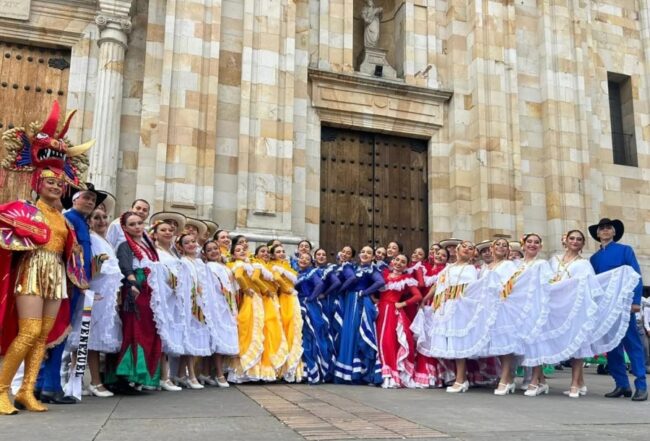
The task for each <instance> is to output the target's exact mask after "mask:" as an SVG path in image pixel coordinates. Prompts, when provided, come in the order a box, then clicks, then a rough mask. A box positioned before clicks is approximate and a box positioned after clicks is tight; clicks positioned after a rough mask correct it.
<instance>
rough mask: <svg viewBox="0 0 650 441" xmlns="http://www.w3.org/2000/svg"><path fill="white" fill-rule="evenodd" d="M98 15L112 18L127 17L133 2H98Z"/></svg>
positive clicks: (124, 0)
mask: <svg viewBox="0 0 650 441" xmlns="http://www.w3.org/2000/svg"><path fill="white" fill-rule="evenodd" d="M97 3H98V6H99V11H98V12H99V14H106V15H109V16H113V17H129V16H130V15H131V8H132V6H133V0H99V1H98V2H97Z"/></svg>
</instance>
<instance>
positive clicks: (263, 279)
mask: <svg viewBox="0 0 650 441" xmlns="http://www.w3.org/2000/svg"><path fill="white" fill-rule="evenodd" d="M253 268H254V269H255V273H254V276H253V277H254V280H255V281H256V282H257V283H258V284H259V289H260V292H262V294H263V295H262V301H263V302H264V353H263V354H262V360H261V361H260V374H261V376H262V379H263V380H265V381H275V380H277V378H278V376H279V374H280V371H281V369H282V367H283V366H284V364H285V363H286V361H287V357H288V356H289V347H288V345H287V340H286V338H285V336H284V330H283V327H282V317H281V316H280V302H279V299H278V286H277V284H276V283H275V282H274V279H273V273H272V272H271V271H269V269H268V268H267V266H266V265H265V264H264V263H263V262H261V261H260V260H257V259H254V260H253Z"/></svg>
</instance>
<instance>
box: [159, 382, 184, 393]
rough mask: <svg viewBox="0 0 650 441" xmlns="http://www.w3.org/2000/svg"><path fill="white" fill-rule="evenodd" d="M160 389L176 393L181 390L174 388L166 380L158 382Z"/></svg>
mask: <svg viewBox="0 0 650 441" xmlns="http://www.w3.org/2000/svg"><path fill="white" fill-rule="evenodd" d="M160 388H161V389H162V390H166V391H167V392H178V391H181V390H183V388H182V387H178V386H176V385H175V384H174V383H172V381H171V380H170V379H167V380H165V381H162V380H160Z"/></svg>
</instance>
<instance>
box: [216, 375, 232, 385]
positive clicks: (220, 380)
mask: <svg viewBox="0 0 650 441" xmlns="http://www.w3.org/2000/svg"><path fill="white" fill-rule="evenodd" d="M216 380H217V386H219V387H224V388H225V387H230V384H229V383H228V380H226V377H224V376H223V375H222V376H221V377H216Z"/></svg>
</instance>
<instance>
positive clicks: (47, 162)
mask: <svg viewBox="0 0 650 441" xmlns="http://www.w3.org/2000/svg"><path fill="white" fill-rule="evenodd" d="M75 112H76V111H72V112H70V113H68V115H67V116H66V118H65V121H64V123H63V128H62V129H61V131H60V132H58V133H56V128H57V126H58V124H59V116H60V108H59V103H58V102H57V101H54V103H53V104H52V110H51V111H50V115H49V116H48V118H47V120H46V121H45V123H43V124H42V125H40V124H38V123H31V124H30V125H29V129H28V130H26V129H25V128H23V127H15V128H13V129H9V130H7V131H6V132H4V133H3V134H2V139H3V141H4V146H5V152H4V153H5V157H4V158H3V159H2V162H1V163H0V166H1V168H0V186H2V187H3V189H4V190H5V192H6V191H7V190H9V191H10V199H15V198H16V197H21V196H23V195H25V194H28V188H29V187H31V188H32V189H34V190H35V189H36V188H37V186H38V181H39V180H40V178H41V177H42V176H41V175H42V173H43V171H44V170H50V171H52V172H53V173H55V174H56V175H58V176H60V177H62V178H63V179H64V180H65V182H66V184H68V185H70V186H72V187H75V188H79V189H84V188H85V184H84V182H83V175H84V174H85V173H86V171H87V170H88V159H87V157H86V155H85V153H86V152H87V151H88V149H90V147H92V146H93V144H94V143H95V141H94V140H91V141H88V142H85V143H83V144H80V145H77V146H72V145H71V143H70V140H69V139H68V138H66V137H65V135H66V133H67V132H68V128H69V127H70V120H71V119H72V116H73V115H74V114H75ZM9 172H14V173H9ZM10 175H17V176H15V177H14V178H11V181H12V182H7V181H9V180H10ZM28 186H29V187H28Z"/></svg>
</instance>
